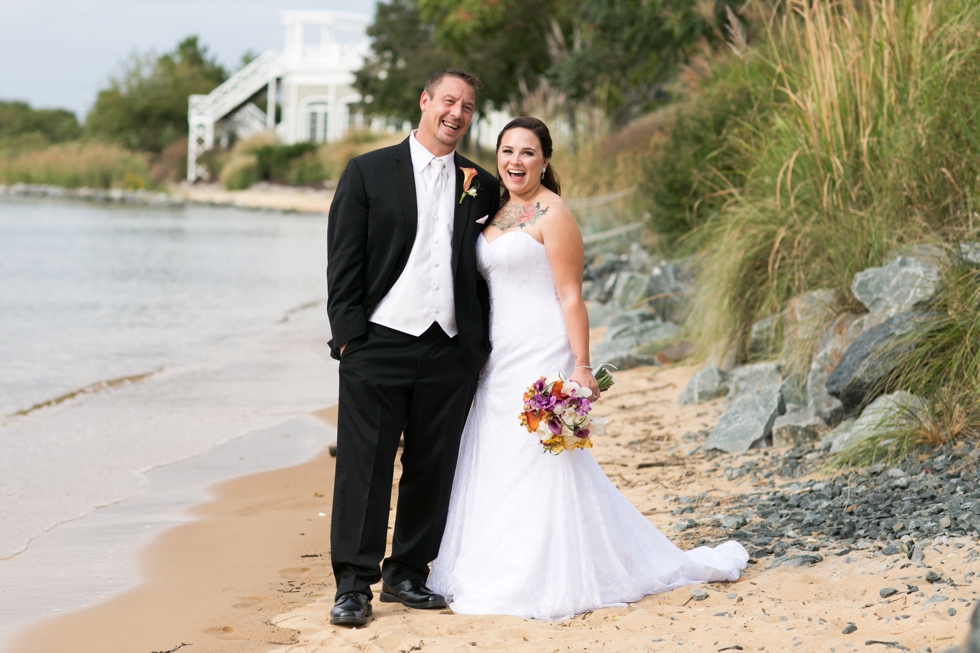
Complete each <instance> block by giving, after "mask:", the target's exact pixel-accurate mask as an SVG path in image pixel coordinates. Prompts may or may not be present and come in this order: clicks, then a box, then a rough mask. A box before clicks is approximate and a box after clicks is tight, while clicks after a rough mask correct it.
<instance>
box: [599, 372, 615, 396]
mask: <svg viewBox="0 0 980 653" xmlns="http://www.w3.org/2000/svg"><path fill="white" fill-rule="evenodd" d="M595 380H596V383H598V384H599V392H605V391H606V390H608V389H609V388H611V387H613V386H614V385H616V379H614V378H613V375H612V374H610V373H609V370H608V369H606V368H605V367H599V369H598V370H596V373H595Z"/></svg>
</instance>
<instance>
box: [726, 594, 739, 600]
mask: <svg viewBox="0 0 980 653" xmlns="http://www.w3.org/2000/svg"><path fill="white" fill-rule="evenodd" d="M728 598H730V599H737V598H738V592H729V593H728Z"/></svg>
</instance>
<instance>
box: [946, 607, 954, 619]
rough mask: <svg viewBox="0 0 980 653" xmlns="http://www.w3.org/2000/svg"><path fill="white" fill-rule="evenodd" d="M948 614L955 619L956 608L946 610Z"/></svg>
mask: <svg viewBox="0 0 980 653" xmlns="http://www.w3.org/2000/svg"><path fill="white" fill-rule="evenodd" d="M946 614H948V615H949V616H951V617H955V616H956V608H946Z"/></svg>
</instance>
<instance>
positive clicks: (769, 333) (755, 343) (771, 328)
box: [749, 315, 779, 354]
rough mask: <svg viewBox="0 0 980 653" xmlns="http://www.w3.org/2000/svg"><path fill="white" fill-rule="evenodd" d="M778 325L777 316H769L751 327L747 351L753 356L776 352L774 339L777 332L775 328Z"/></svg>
mask: <svg viewBox="0 0 980 653" xmlns="http://www.w3.org/2000/svg"><path fill="white" fill-rule="evenodd" d="M778 323H779V315H770V316H769V317H767V318H763V319H761V320H759V321H758V322H756V323H755V324H753V325H752V334H751V336H750V338H749V351H750V352H751V353H753V354H764V353H771V352H774V351H775V350H776V337H777V336H778V332H777V329H776V326H777V325H778Z"/></svg>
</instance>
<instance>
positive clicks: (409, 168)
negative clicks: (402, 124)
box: [395, 138, 419, 261]
mask: <svg viewBox="0 0 980 653" xmlns="http://www.w3.org/2000/svg"><path fill="white" fill-rule="evenodd" d="M395 178H396V179H397V180H398V190H399V192H400V193H401V196H402V208H403V209H404V210H405V260H406V261H407V260H408V257H409V255H410V254H411V253H412V246H413V245H414V244H415V234H416V232H417V231H418V228H419V203H418V197H417V196H416V191H415V168H414V166H413V165H412V150H411V148H410V147H409V144H408V139H407V138H406V139H405V140H404V141H403V142H402V145H401V146H400V147H399V148H398V152H397V154H396V155H395Z"/></svg>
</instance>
